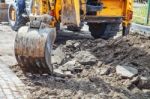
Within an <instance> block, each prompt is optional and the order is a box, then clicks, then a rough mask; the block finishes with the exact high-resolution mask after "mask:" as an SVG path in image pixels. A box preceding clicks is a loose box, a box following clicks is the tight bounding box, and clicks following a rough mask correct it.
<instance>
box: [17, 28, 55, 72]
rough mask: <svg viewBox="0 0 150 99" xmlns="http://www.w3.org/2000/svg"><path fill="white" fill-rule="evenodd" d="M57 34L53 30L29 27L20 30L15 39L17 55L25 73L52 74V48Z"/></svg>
mask: <svg viewBox="0 0 150 99" xmlns="http://www.w3.org/2000/svg"><path fill="white" fill-rule="evenodd" d="M50 34H55V30H54V29H51V28H43V29H33V28H29V27H27V26H25V27H22V28H20V29H19V31H18V33H17V35H16V39H15V55H16V59H17V61H18V63H19V64H20V66H21V68H22V69H23V71H24V72H31V73H52V71H53V70H52V65H51V57H50V55H51V47H52V42H53V41H52V39H51V38H54V37H50V36H52V35H50ZM47 46H48V47H47Z"/></svg>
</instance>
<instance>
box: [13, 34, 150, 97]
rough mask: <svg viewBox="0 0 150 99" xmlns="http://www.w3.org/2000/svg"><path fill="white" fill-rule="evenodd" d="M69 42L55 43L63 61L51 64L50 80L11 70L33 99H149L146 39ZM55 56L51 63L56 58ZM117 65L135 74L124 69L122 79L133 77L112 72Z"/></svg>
mask: <svg viewBox="0 0 150 99" xmlns="http://www.w3.org/2000/svg"><path fill="white" fill-rule="evenodd" d="M72 38H74V39H72ZM72 38H70V39H68V36H65V37H64V38H63V37H61V39H60V38H58V39H59V40H57V41H56V45H55V46H56V48H55V49H59V52H61V55H63V57H62V58H63V59H61V57H59V62H54V64H53V66H54V68H55V73H54V75H53V76H50V75H46V74H44V75H32V74H29V73H28V74H26V75H23V73H22V71H21V70H20V68H19V66H12V67H11V68H12V69H13V70H14V71H15V72H16V74H17V75H18V76H19V77H20V79H22V80H23V81H24V83H25V84H26V85H27V86H28V89H29V90H30V92H31V94H32V96H33V98H44V99H45V98H69V97H72V98H75V99H76V98H87V99H88V98H89V99H90V98H97V99H98V98H102V99H112V98H113V99H149V97H150V87H149V86H150V78H149V77H150V38H148V37H144V36H140V35H137V34H132V35H129V36H127V37H123V38H122V37H119V38H117V39H110V40H107V41H106V40H103V39H96V40H93V39H91V38H90V39H89V38H83V37H82V36H79V38H76V37H72ZM59 47H60V48H59ZM60 49H61V51H60ZM62 52H63V53H62ZM56 53H57V52H55V54H54V55H53V59H55V58H57V57H58V56H60V55H59V53H57V54H58V55H56ZM55 56H56V57H55ZM64 56H65V57H64ZM58 63H59V64H58ZM118 65H119V66H126V67H129V68H130V67H131V68H133V69H132V70H134V71H136V72H133V71H132V70H131V69H128V68H125V69H126V72H125V73H129V74H126V75H131V74H134V75H131V76H130V77H127V76H123V75H121V74H118V73H117V72H116V67H117V66H118ZM120 70H122V69H120Z"/></svg>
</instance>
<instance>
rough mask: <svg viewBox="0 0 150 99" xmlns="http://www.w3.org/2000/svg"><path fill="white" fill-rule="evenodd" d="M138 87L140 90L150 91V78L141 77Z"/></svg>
mask: <svg viewBox="0 0 150 99" xmlns="http://www.w3.org/2000/svg"><path fill="white" fill-rule="evenodd" d="M138 87H139V88H140V89H150V77H140V81H139V83H138Z"/></svg>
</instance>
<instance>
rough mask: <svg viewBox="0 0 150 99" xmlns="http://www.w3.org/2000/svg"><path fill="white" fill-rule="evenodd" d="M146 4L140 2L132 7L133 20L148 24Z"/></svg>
mask: <svg viewBox="0 0 150 99" xmlns="http://www.w3.org/2000/svg"><path fill="white" fill-rule="evenodd" d="M147 11H148V6H147V5H146V4H141V5H139V6H136V7H134V8H133V22H135V23H139V24H142V25H150V22H149V24H146V17H147Z"/></svg>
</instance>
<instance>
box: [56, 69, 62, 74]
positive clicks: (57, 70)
mask: <svg viewBox="0 0 150 99" xmlns="http://www.w3.org/2000/svg"><path fill="white" fill-rule="evenodd" d="M54 73H58V74H62V75H63V74H64V73H63V72H62V71H61V70H60V69H54Z"/></svg>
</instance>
